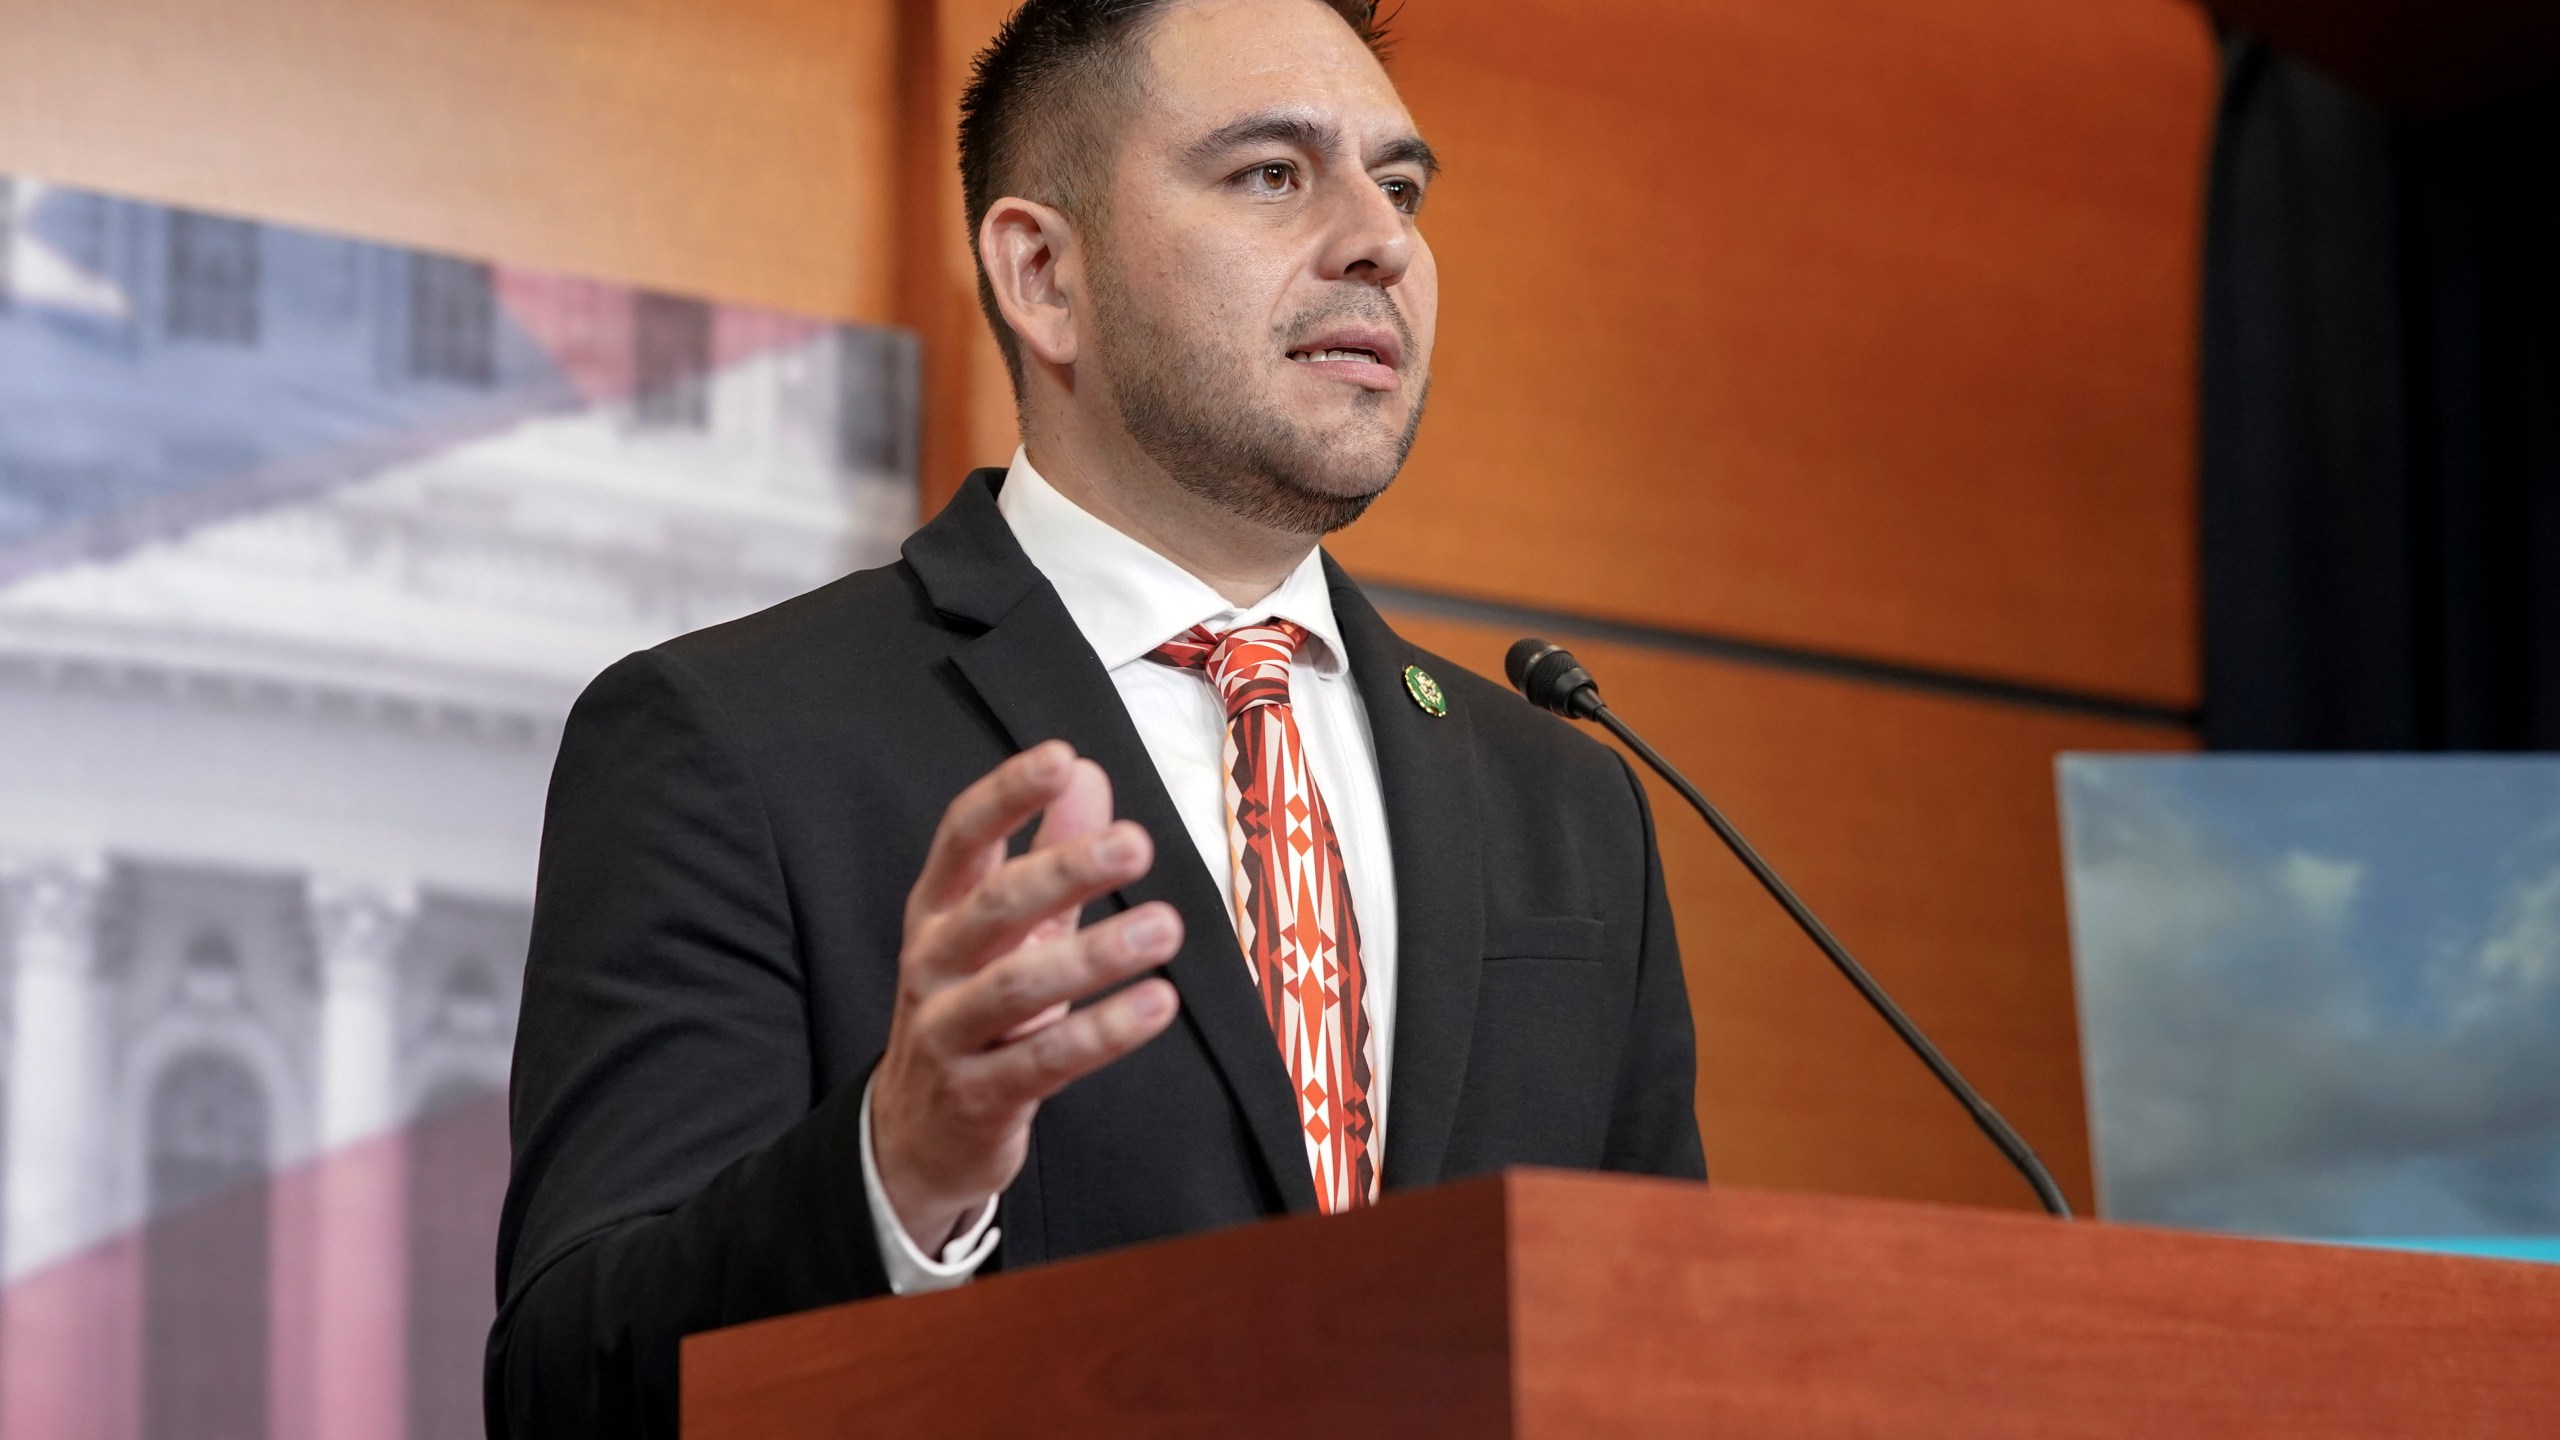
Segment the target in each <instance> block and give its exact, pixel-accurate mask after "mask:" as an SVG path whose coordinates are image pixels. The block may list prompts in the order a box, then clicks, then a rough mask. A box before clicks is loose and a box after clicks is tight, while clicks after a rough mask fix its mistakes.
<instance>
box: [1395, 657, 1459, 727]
mask: <svg viewBox="0 0 2560 1440" xmlns="http://www.w3.org/2000/svg"><path fill="white" fill-rule="evenodd" d="M1404 693H1406V694H1407V695H1410V696H1412V697H1413V703H1414V704H1416V705H1419V706H1421V707H1422V713H1423V714H1425V715H1428V716H1430V717H1431V718H1432V719H1434V720H1437V719H1439V718H1440V717H1441V716H1443V715H1446V714H1448V713H1449V697H1448V696H1446V695H1444V694H1442V693H1441V692H1440V682H1439V681H1437V680H1434V679H1432V678H1431V672H1430V671H1428V670H1425V669H1423V668H1422V667H1421V666H1419V665H1407V666H1406V667H1404Z"/></svg>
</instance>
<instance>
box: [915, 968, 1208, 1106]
mask: <svg viewBox="0 0 2560 1440" xmlns="http://www.w3.org/2000/svg"><path fill="white" fill-rule="evenodd" d="M1177 1008H1179V1002H1178V1001H1177V1000H1176V999H1175V996H1174V991H1173V983H1172V982H1171V981H1168V980H1163V979H1154V978H1150V979H1146V980H1141V981H1139V982H1138V983H1137V984H1135V985H1132V986H1130V987H1129V988H1128V989H1126V990H1123V991H1121V992H1119V993H1118V994H1116V995H1113V996H1111V997H1110V998H1108V999H1105V1000H1099V1001H1096V1002H1095V1003H1093V1004H1091V1005H1087V1006H1085V1007H1084V1008H1083V1009H1081V1010H1076V1011H1072V1012H1070V1013H1069V1014H1068V1015H1067V1017H1066V1018H1065V1019H1063V1020H1060V1021H1059V1022H1058V1023H1056V1024H1054V1025H1047V1026H1043V1027H1042V1028H1040V1029H1039V1030H1036V1031H1033V1032H1032V1033H1031V1034H1029V1035H1026V1036H1024V1037H1023V1038H1021V1039H1019V1040H1016V1041H1014V1042H1013V1043H1012V1044H1010V1045H1005V1046H1001V1047H999V1048H997V1049H994V1050H990V1051H988V1052H987V1053H986V1054H984V1055H980V1056H975V1057H973V1058H971V1059H968V1060H965V1061H962V1062H960V1063H961V1064H962V1066H964V1067H965V1068H966V1069H967V1070H969V1071H973V1072H975V1073H973V1074H971V1075H970V1076H969V1082H970V1084H971V1085H972V1088H979V1089H980V1093H982V1094H984V1095H986V1096H988V1097H990V1098H991V1100H992V1101H993V1102H994V1103H999V1104H1003V1105H1034V1104H1038V1103H1039V1102H1040V1101H1043V1100H1046V1099H1048V1098H1049V1097H1050V1096H1052V1095H1055V1094H1057V1093H1058V1092H1059V1091H1060V1090H1063V1089H1065V1088H1066V1087H1067V1086H1068V1085H1069V1084H1071V1083H1073V1082H1074V1081H1076V1080H1079V1079H1081V1078H1083V1077H1084V1076H1087V1075H1090V1074H1092V1073H1093V1072H1094V1071H1096V1070H1099V1069H1101V1068H1102V1067H1103V1066H1105V1065H1108V1064H1110V1063H1112V1062H1113V1061H1115V1060H1118V1059H1119V1058H1121V1057H1122V1056H1124V1055H1127V1054H1129V1053H1130V1052H1131V1051H1134V1050H1136V1049H1137V1048H1138V1047H1139V1046H1141V1045H1144V1044H1146V1043H1147V1042H1148V1041H1150V1040H1153V1039H1154V1038H1156V1037H1157V1036H1158V1035H1161V1034H1163V1033H1164V1028H1165V1027H1166V1026H1167V1025H1170V1024H1172V1023H1173V1016H1174V1011H1175V1010H1176V1009H1177Z"/></svg>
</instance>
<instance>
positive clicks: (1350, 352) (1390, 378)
mask: <svg viewBox="0 0 2560 1440" xmlns="http://www.w3.org/2000/svg"><path fill="white" fill-rule="evenodd" d="M1403 350H1404V347H1403V345H1402V344H1400V343H1399V341H1398V337H1396V336H1394V335H1391V334H1389V333H1388V332H1386V331H1384V330H1381V329H1378V328H1375V327H1373V326H1367V325H1344V326H1336V327H1333V328H1331V329H1328V330H1326V331H1324V332H1323V333H1320V334H1315V335H1310V336H1308V337H1307V338H1306V339H1305V340H1304V341H1302V342H1301V343H1299V344H1297V345H1293V346H1291V347H1290V348H1289V350H1288V357H1289V360H1290V362H1291V363H1292V364H1297V365H1303V366H1306V367H1307V368H1308V369H1310V370H1312V371H1314V372H1315V373H1316V374H1318V375H1321V376H1324V377H1326V378H1327V379H1332V380H1339V381H1342V382H1344V383H1346V384H1350V385H1356V386H1358V387H1359V388H1361V389H1363V390H1375V391H1387V390H1394V389H1397V388H1399V387H1400V386H1401V385H1402V383H1403V380H1402V377H1400V376H1399V375H1398V374H1397V373H1396V372H1397V370H1398V369H1399V368H1400V367H1401V365H1402V363H1403V360H1404V354H1403Z"/></svg>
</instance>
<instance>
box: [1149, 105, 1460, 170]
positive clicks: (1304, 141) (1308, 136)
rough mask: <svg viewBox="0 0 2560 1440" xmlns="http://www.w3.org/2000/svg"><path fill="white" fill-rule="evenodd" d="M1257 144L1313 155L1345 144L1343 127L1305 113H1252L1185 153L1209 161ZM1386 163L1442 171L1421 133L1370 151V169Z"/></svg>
mask: <svg viewBox="0 0 2560 1440" xmlns="http://www.w3.org/2000/svg"><path fill="white" fill-rule="evenodd" d="M1254 145H1289V146H1294V147H1296V148H1297V149H1300V150H1304V151H1306V152H1307V153H1308V154H1310V155H1330V154H1332V153H1333V152H1334V151H1336V150H1338V149H1340V148H1342V131H1341V129H1340V128H1339V127H1336V126H1333V125H1328V124H1325V123H1324V122H1323V121H1320V120H1310V119H1308V118H1307V117H1306V116H1304V115H1248V116H1246V117H1245V118H1243V119H1242V120H1238V121H1234V122H1233V123H1231V124H1226V125H1221V126H1219V127H1218V128H1217V129H1215V130H1212V131H1210V132H1209V133H1208V134H1206V135H1203V136H1201V137H1200V138H1199V139H1197V140H1195V141H1193V142H1191V144H1189V145H1187V146H1185V147H1184V148H1183V154H1184V155H1185V156H1186V157H1188V158H1189V159H1190V160H1191V161H1192V162H1193V163H1194V164H1206V163H1208V162H1209V161H1212V160H1215V159H1217V158H1218V157H1219V156H1221V155H1224V154H1226V153H1227V152H1228V151H1230V150H1241V149H1244V148H1246V147H1248V146H1254ZM1386 165H1419V166H1421V167H1422V173H1423V175H1424V176H1425V177H1426V178H1429V177H1434V176H1437V175H1438V174H1439V173H1440V157H1439V155H1438V154H1437V153H1436V152H1434V151H1433V150H1432V148H1431V146H1430V143H1429V142H1428V141H1425V140H1424V139H1423V138H1422V137H1421V136H1419V135H1407V136H1404V137H1403V138H1401V139H1396V140H1390V141H1388V142H1387V143H1386V144H1384V145H1381V146H1379V147H1378V148H1377V149H1376V150H1374V151H1372V152H1370V155H1369V168H1370V169H1372V170H1375V169H1378V168H1380V167H1381V166H1386Z"/></svg>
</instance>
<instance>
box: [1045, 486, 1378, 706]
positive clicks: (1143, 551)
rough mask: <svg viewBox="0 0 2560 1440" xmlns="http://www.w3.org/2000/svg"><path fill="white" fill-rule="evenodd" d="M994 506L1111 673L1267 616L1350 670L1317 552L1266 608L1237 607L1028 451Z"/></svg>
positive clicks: (1326, 669)
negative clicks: (1179, 642)
mask: <svg viewBox="0 0 2560 1440" xmlns="http://www.w3.org/2000/svg"><path fill="white" fill-rule="evenodd" d="M996 509H997V511H998V512H999V513H1001V514H1002V515H1003V516H1004V519H1005V524H1007V525H1008V526H1010V527H1012V530H1013V538H1014V539H1015V540H1016V541H1018V542H1019V543H1020V544H1021V546H1022V553H1023V554H1024V555H1026V556H1029V557H1030V560H1031V563H1032V564H1033V565H1035V566H1037V567H1038V568H1039V571H1040V573H1041V574H1042V575H1044V576H1046V577H1048V581H1049V584H1050V585H1051V586H1052V587H1053V588H1054V589H1056V590H1057V592H1058V598H1059V599H1060V600H1061V601H1064V602H1065V604H1066V607H1067V615H1068V617H1069V618H1071V619H1073V620H1074V621H1075V623H1076V628H1077V629H1078V630H1080V631H1082V632H1084V638H1085V643H1087V644H1089V645H1091V646H1092V647H1093V653H1094V654H1095V655H1097V656H1099V657H1100V658H1101V660H1102V665H1103V668H1104V669H1106V670H1117V669H1119V668H1120V667H1121V666H1123V665H1127V664H1131V663H1133V662H1135V661H1139V660H1143V659H1145V658H1146V656H1147V654H1148V652H1150V651H1152V650H1154V649H1155V648H1156V647H1157V646H1159V645H1161V644H1163V643H1164V642H1166V641H1167V640H1170V639H1172V638H1173V637H1174V636H1176V635H1179V634H1181V633H1182V632H1183V631H1185V630H1188V629H1190V628H1191V627H1192V626H1194V625H1205V626H1207V627H1208V628H1209V630H1210V631H1211V632H1212V633H1216V634H1224V633H1225V632H1226V631H1228V630H1232V629H1234V628H1235V627H1236V626H1238V625H1244V624H1250V623H1253V622H1255V621H1259V620H1263V619H1266V618H1276V619H1281V620H1289V621H1293V622H1295V623H1296V624H1298V625H1300V626H1303V627H1304V628H1305V629H1306V631H1307V633H1308V634H1310V635H1312V636H1314V637H1315V638H1316V639H1317V640H1318V641H1319V642H1321V643H1320V644H1318V645H1316V646H1314V647H1312V648H1310V649H1309V650H1308V651H1307V652H1306V659H1307V661H1308V663H1309V664H1311V665H1313V666H1315V668H1316V669H1317V670H1318V671H1319V672H1320V673H1323V674H1327V675H1330V674H1335V673H1337V672H1339V671H1340V670H1341V668H1342V655H1343V649H1342V631H1341V629H1340V627H1339V626H1337V625H1336V624H1335V623H1334V618H1333V587H1332V586H1331V585H1329V584H1327V583H1326V581H1325V575H1324V556H1323V552H1321V551H1319V550H1309V551H1308V552H1307V558H1306V559H1304V560H1301V561H1299V562H1298V568H1297V569H1295V570H1292V571H1290V572H1289V578H1288V579H1286V580H1283V581H1281V582H1280V588H1279V589H1277V590H1274V591H1272V592H1271V593H1270V594H1269V595H1268V596H1265V597H1264V598H1263V599H1262V600H1261V601H1260V602H1258V603H1256V604H1252V605H1243V606H1237V605H1230V604H1228V603H1227V600H1226V597H1225V596H1223V595H1220V594H1219V593H1218V592H1217V591H1215V590H1213V589H1211V588H1209V586H1208V584H1207V583H1206V582H1205V581H1203V580H1201V579H1200V577H1199V576H1197V575H1194V574H1192V573H1191V572H1190V571H1188V570H1185V569H1183V568H1182V567H1181V566H1179V565H1177V564H1175V563H1174V562H1173V561H1171V560H1169V559H1166V558H1165V557H1164V556H1162V555H1159V554H1157V553H1156V552H1155V551H1153V550H1151V549H1149V548H1147V546H1146V545H1145V544H1144V543H1143V542H1141V541H1139V540H1137V539H1136V538H1134V537H1132V536H1129V535H1126V534H1123V533H1122V532H1121V531H1119V530H1117V529H1115V528H1113V527H1112V525H1111V524H1110V522H1108V521H1105V520H1103V519H1101V518H1100V517H1098V516H1096V515H1094V514H1092V513H1091V512H1090V511H1087V510H1086V509H1085V508H1084V507H1082V506H1080V505H1078V504H1076V503H1075V502H1074V501H1073V500H1070V499H1068V498H1067V497H1066V496H1064V495H1061V494H1059V493H1058V489H1057V487H1056V486H1054V485H1051V484H1050V483H1049V482H1048V480H1047V479H1046V478H1045V477H1043V476H1042V475H1041V474H1040V472H1039V471H1038V470H1036V469H1034V468H1033V467H1032V464H1031V456H1030V454H1029V452H1028V451H1027V450H1023V449H1019V448H1017V449H1016V450H1015V451H1014V452H1013V465H1012V468H1011V469H1009V470H1007V471H1006V472H1005V477H1004V489H1003V490H1001V491H999V492H998V493H997V495H996Z"/></svg>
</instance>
